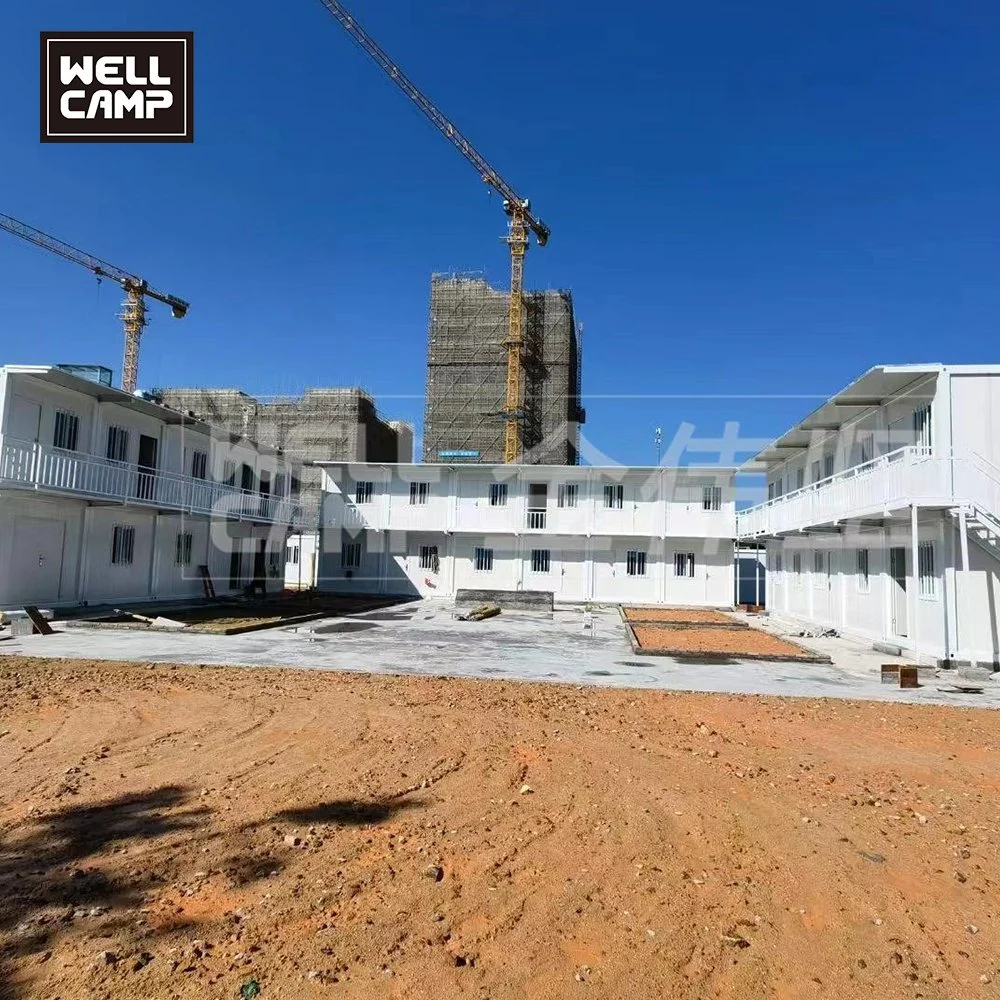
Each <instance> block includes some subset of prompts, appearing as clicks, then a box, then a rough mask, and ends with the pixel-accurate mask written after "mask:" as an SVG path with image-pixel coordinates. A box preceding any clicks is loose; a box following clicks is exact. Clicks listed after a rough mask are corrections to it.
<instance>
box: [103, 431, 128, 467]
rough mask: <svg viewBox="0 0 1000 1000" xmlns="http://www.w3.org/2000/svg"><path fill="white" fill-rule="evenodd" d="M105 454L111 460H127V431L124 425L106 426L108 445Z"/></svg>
mask: <svg viewBox="0 0 1000 1000" xmlns="http://www.w3.org/2000/svg"><path fill="white" fill-rule="evenodd" d="M105 454H106V455H107V457H108V458H110V459H111V461H112V462H126V461H128V431H127V430H126V429H125V428H124V427H109V428H108V447H107V451H106V452H105Z"/></svg>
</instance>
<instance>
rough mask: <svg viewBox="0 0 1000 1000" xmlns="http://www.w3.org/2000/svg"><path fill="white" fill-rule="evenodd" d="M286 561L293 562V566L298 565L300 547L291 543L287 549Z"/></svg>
mask: <svg viewBox="0 0 1000 1000" xmlns="http://www.w3.org/2000/svg"><path fill="white" fill-rule="evenodd" d="M285 561H286V562H289V563H291V565H293V566H298V564H299V547H298V546H297V545H289V546H288V548H287V549H286V550H285Z"/></svg>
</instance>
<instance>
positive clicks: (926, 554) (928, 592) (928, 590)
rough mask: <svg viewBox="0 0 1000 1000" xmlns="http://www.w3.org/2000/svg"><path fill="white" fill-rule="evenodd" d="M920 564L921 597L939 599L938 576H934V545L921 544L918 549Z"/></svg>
mask: <svg viewBox="0 0 1000 1000" xmlns="http://www.w3.org/2000/svg"><path fill="white" fill-rule="evenodd" d="M917 559H918V560H919V564H920V596H921V597H937V576H935V574H934V543H933V542H921V543H920V545H919V547H918V548H917Z"/></svg>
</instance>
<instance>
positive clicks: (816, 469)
mask: <svg viewBox="0 0 1000 1000" xmlns="http://www.w3.org/2000/svg"><path fill="white" fill-rule="evenodd" d="M821 468H822V466H821V465H820V462H819V460H817V461H815V462H813V464H812V481H813V482H814V483H818V482H819V481H820V479H821V478H822V477H821V475H820V469H821Z"/></svg>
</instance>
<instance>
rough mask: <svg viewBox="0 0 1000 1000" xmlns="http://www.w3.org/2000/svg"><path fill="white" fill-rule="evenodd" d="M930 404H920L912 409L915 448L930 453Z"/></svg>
mask: <svg viewBox="0 0 1000 1000" xmlns="http://www.w3.org/2000/svg"><path fill="white" fill-rule="evenodd" d="M932 417H933V414H932V412H931V404H930V403H928V404H927V405H926V406H920V407H918V408H917V409H915V410H914V411H913V443H914V445H915V446H916V447H917V448H920V449H921V450H923V451H925V452H927V453H930V450H931V446H932V444H933V437H932V429H933V424H932V423H931V419H932Z"/></svg>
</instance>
